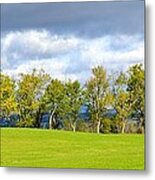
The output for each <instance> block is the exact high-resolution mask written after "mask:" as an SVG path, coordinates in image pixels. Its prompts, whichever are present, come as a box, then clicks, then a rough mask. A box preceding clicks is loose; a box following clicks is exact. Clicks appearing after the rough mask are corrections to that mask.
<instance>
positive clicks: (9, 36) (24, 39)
mask: <svg viewBox="0 0 155 180" xmlns="http://www.w3.org/2000/svg"><path fill="white" fill-rule="evenodd" d="M136 63H142V64H144V1H140V0H132V1H131V0H130V1H103V2H76V3H75V2H74V3H40V4H39V3H37V4H36V3H34V4H33V3H27V4H24V3H23V4H22V3H21V4H3V5H1V68H2V72H3V73H5V74H8V75H10V76H13V77H17V76H18V74H19V73H21V72H22V73H29V72H31V71H32V69H33V68H36V69H38V70H39V69H44V70H45V72H47V73H49V74H50V75H51V76H52V77H53V78H58V79H61V80H66V79H72V80H79V81H80V82H85V81H87V79H89V77H90V75H91V69H92V68H93V67H95V66H97V65H102V66H104V67H105V68H106V69H107V71H108V72H114V71H121V70H126V69H128V67H129V66H131V65H134V64H136Z"/></svg>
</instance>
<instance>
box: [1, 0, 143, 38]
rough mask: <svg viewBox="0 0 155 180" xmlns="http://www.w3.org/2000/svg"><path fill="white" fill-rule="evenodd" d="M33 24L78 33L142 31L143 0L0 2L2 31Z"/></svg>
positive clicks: (130, 32)
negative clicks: (0, 3)
mask: <svg viewBox="0 0 155 180" xmlns="http://www.w3.org/2000/svg"><path fill="white" fill-rule="evenodd" d="M33 28H34V29H39V28H46V29H48V30H52V31H53V32H55V33H57V34H61V35H62V34H74V35H78V36H79V37H81V36H83V37H99V36H102V35H103V34H116V33H121V34H130V35H131V34H133V33H135V34H136V33H144V1H135V0H134V1H115V2H114V1H106V2H104V1H103V2H74V3H73V2H67V3H64V2H62V3H61V2H59V3H56V2H55V3H27V4H22V3H17V4H2V5H1V30H2V32H3V31H10V30H19V29H20V30H21V29H22V30H23V29H33Z"/></svg>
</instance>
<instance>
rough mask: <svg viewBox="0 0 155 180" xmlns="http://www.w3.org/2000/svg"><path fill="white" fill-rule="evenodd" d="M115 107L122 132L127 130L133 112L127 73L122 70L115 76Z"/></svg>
mask: <svg viewBox="0 0 155 180" xmlns="http://www.w3.org/2000/svg"><path fill="white" fill-rule="evenodd" d="M113 80H114V82H113V95H114V103H113V106H114V109H115V110H116V112H117V115H116V119H117V123H118V125H119V126H120V129H121V133H124V132H125V127H126V124H127V121H128V118H129V116H130V114H131V104H132V103H131V101H130V96H129V93H128V91H127V75H126V73H123V72H120V73H118V74H115V77H113Z"/></svg>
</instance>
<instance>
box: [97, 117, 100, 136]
mask: <svg viewBox="0 0 155 180" xmlns="http://www.w3.org/2000/svg"><path fill="white" fill-rule="evenodd" d="M100 124H101V122H100V120H99V121H97V134H99V133H100Z"/></svg>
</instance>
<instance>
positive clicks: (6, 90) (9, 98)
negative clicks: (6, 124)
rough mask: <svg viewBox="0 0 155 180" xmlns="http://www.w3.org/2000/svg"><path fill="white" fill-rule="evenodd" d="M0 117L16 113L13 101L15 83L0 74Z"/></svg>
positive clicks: (14, 101) (15, 104) (15, 105)
mask: <svg viewBox="0 0 155 180" xmlns="http://www.w3.org/2000/svg"><path fill="white" fill-rule="evenodd" d="M0 104H1V108H0V116H1V117H2V116H3V117H4V116H9V115H10V114H11V113H12V112H17V103H16V100H15V81H14V80H12V79H11V78H10V77H9V76H7V75H3V74H0Z"/></svg>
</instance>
